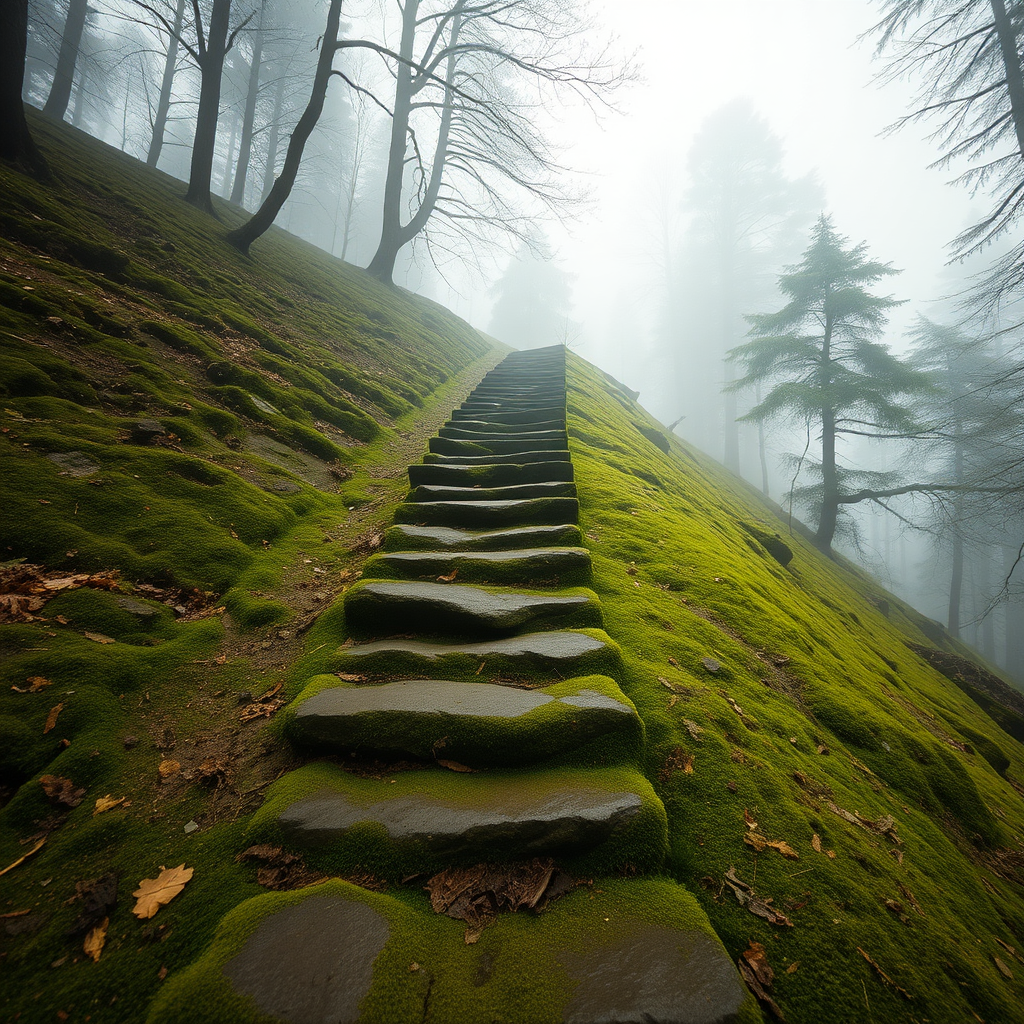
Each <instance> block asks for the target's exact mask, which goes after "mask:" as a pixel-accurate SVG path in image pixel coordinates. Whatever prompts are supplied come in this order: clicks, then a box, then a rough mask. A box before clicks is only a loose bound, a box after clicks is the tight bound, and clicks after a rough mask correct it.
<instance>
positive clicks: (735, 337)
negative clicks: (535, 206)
mask: <svg viewBox="0 0 1024 1024" xmlns="http://www.w3.org/2000/svg"><path fill="white" fill-rule="evenodd" d="M687 172H688V174H687V191H686V194H685V198H684V200H683V207H684V211H685V213H686V214H687V215H688V226H687V230H686V233H685V235H684V237H683V239H682V252H681V254H680V256H679V258H678V259H677V260H676V261H675V262H676V266H677V270H676V275H675V277H676V279H675V280H672V281H670V282H669V287H670V288H671V289H672V290H673V292H678V294H674V295H673V306H674V308H675V313H676V316H677V317H678V318H679V321H680V322H679V323H678V324H676V325H674V327H673V330H674V333H675V334H676V340H675V344H683V345H685V347H686V353H685V365H686V376H687V377H688V378H689V380H690V382H691V385H692V387H693V390H694V391H695V393H697V394H700V393H704V394H709V393H715V392H719V391H720V390H721V388H722V385H723V383H724V382H726V381H728V380H730V379H731V376H732V373H733V369H732V366H731V364H730V363H729V362H728V360H727V354H728V352H729V350H730V349H732V348H733V347H734V346H735V345H737V344H739V343H740V341H742V339H743V337H744V335H745V334H746V330H747V325H746V322H745V321H744V319H743V318H744V314H746V313H749V312H751V311H752V310H755V309H758V308H759V307H763V306H764V304H765V303H766V302H770V301H771V300H772V298H773V297H774V291H775V278H776V275H777V274H778V271H779V268H780V267H781V266H782V265H783V264H784V263H786V262H788V261H789V260H790V259H792V258H794V257H795V256H796V255H797V253H798V252H799V244H800V243H799V233H800V232H801V231H802V230H803V229H804V228H805V227H806V226H807V225H808V224H809V223H811V221H812V220H813V218H814V216H815V215H816V214H817V213H818V211H819V210H820V208H821V205H820V204H821V190H820V188H819V187H818V185H817V184H816V182H814V181H813V180H812V179H810V178H803V179H800V180H797V181H794V180H792V179H790V178H789V177H787V175H786V174H785V172H784V171H783V169H782V144H781V142H780V140H779V139H778V137H777V136H776V135H774V134H773V133H772V131H771V130H770V128H769V126H768V123H767V122H766V121H765V120H764V119H763V118H761V117H760V116H758V114H757V113H756V112H755V110H754V109H753V106H752V105H751V104H750V102H749V101H747V100H736V101H734V102H732V103H729V104H727V105H726V106H724V107H722V108H721V109H720V110H719V111H717V112H716V113H715V114H713V115H712V116H711V117H709V118H708V120H707V121H706V122H705V123H704V125H703V127H702V128H701V131H700V132H699V133H698V135H697V136H696V138H695V139H694V141H693V145H692V147H691V149H690V153H689V158H688V161H687ZM698 339H699V341H698ZM680 404H681V405H682V404H683V402H682V400H681V401H680ZM680 411H682V410H680ZM738 412H739V409H738V392H737V390H736V389H727V390H726V391H725V393H724V424H723V426H724V434H725V437H724V457H723V462H724V463H725V465H726V466H727V467H728V468H729V469H731V470H732V471H733V472H734V473H737V474H738V473H739V472H740V441H739V427H738V424H737V417H738ZM691 413H692V411H691ZM759 447H760V455H761V461H762V465H764V463H765V454H764V441H763V437H761V438H760V444H759ZM762 476H763V478H764V479H763V481H762V483H763V486H764V487H765V489H766V490H767V472H766V470H765V471H764V472H763V473H762Z"/></svg>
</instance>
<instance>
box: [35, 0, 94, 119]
mask: <svg viewBox="0 0 1024 1024" xmlns="http://www.w3.org/2000/svg"><path fill="white" fill-rule="evenodd" d="M88 13H89V2H88V0H71V2H70V3H69V4H68V16H67V20H66V21H65V22H64V34H63V35H62V36H61V40H60V50H59V52H58V54H57V69H56V71H54V73H53V84H52V85H51V86H50V95H49V96H47V97H46V104H45V106H44V107H43V113H44V114H46V116H47V117H52V118H54V119H55V120H57V121H60V120H62V119H63V117H64V115H65V114H66V113H67V109H68V103H69V102H70V101H71V87H72V86H73V84H74V81H75V64H76V63H77V62H78V52H79V50H80V49H81V46H82V33H83V32H84V31H85V17H86V15H87V14H88Z"/></svg>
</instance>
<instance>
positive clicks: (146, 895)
mask: <svg viewBox="0 0 1024 1024" xmlns="http://www.w3.org/2000/svg"><path fill="white" fill-rule="evenodd" d="M192 874H193V869H192V868H187V867H185V865H184V864H179V865H178V866H177V867H176V868H165V867H164V866H163V865H162V864H161V865H160V874H159V875H158V876H157V877H156V878H144V879H142V881H141V882H139V887H138V889H136V890H135V892H133V893H132V895H133V896H134V897H135V898H136V901H137V902H136V904H135V907H134V908H133V910H132V913H133V914H134V915H135V916H136V917H137V918H139V919H140V920H143V921H146V920H148V919H149V918H151V917H152V916H153V915H154V914H155V913H156V912H157V911H158V910H159V909H160V908H161V907H162V906H164V905H165V904H167V903H170V902H171V900H173V899H174V897H175V896H177V895H178V893H180V892H181V890H182V889H184V888H185V886H186V885H187V884H188V882H189V880H190V879H191V878H192Z"/></svg>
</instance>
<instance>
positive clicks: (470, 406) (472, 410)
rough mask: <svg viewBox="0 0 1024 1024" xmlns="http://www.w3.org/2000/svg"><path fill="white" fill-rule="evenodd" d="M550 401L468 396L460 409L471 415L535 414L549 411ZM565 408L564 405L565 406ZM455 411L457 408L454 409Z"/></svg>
mask: <svg viewBox="0 0 1024 1024" xmlns="http://www.w3.org/2000/svg"><path fill="white" fill-rule="evenodd" d="M550 408H551V403H550V402H533V401H529V402H527V401H513V400H511V399H508V400H505V401H501V400H499V399H496V398H467V399H466V400H465V401H464V402H463V403H462V405H460V406H459V409H460V410H461V411H462V412H465V413H468V414H470V415H471V416H478V415H489V414H490V413H497V412H501V413H523V414H526V415H530V416H534V415H536V414H537V413H539V412H547V410H548V409H550ZM563 409H564V406H563ZM452 411H453V412H454V411H456V410H452Z"/></svg>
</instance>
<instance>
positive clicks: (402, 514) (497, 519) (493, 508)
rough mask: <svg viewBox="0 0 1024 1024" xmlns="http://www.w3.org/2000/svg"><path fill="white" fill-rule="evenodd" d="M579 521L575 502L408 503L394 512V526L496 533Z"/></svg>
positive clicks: (576, 501)
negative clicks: (508, 527) (446, 528)
mask: <svg viewBox="0 0 1024 1024" xmlns="http://www.w3.org/2000/svg"><path fill="white" fill-rule="evenodd" d="M578 518H579V501H578V500H577V499H576V498H522V499H519V500H510V501H418V502H416V501H407V502H403V503H402V504H401V505H399V506H398V507H397V508H396V509H395V522H396V523H414V524H415V525H417V526H454V527H455V528H456V529H481V530H486V529H496V528H498V527H502V526H559V525H561V524H562V523H574V522H576V521H577V519H578Z"/></svg>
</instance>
